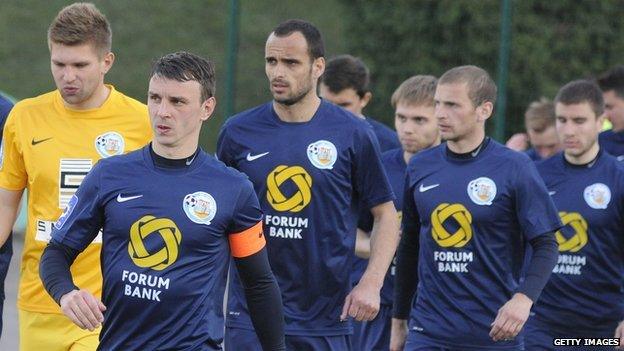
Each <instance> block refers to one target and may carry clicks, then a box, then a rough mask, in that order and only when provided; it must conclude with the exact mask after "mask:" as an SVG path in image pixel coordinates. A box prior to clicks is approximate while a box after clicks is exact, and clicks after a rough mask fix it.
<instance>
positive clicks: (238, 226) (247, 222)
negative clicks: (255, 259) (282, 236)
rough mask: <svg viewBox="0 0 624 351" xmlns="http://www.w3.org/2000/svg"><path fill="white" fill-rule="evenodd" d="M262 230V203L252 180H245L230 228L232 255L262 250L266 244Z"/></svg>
mask: <svg viewBox="0 0 624 351" xmlns="http://www.w3.org/2000/svg"><path fill="white" fill-rule="evenodd" d="M262 232H263V230H262V211H261V210H260V204H259V202H258V198H257V197H256V193H255V192H254V189H253V186H252V184H251V182H250V181H248V180H245V182H244V183H243V186H242V189H241V192H240V194H239V196H238V200H237V202H236V206H235V208H234V213H233V216H232V223H231V225H230V228H229V230H228V234H229V235H228V239H229V242H230V250H231V252H232V256H234V257H237V258H241V257H247V256H250V255H253V254H255V253H256V252H258V251H260V250H261V249H262V248H263V247H264V246H265V245H266V241H265V238H264V235H263V234H262Z"/></svg>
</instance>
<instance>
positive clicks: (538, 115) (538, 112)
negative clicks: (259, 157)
mask: <svg viewBox="0 0 624 351" xmlns="http://www.w3.org/2000/svg"><path fill="white" fill-rule="evenodd" d="M556 121H557V119H556V118H555V104H553V102H552V101H550V100H549V99H547V98H545V97H543V98H541V99H539V101H533V102H532V103H531V104H530V105H529V108H527V110H526V112H525V113H524V125H525V126H526V129H527V130H531V131H534V132H535V133H543V132H544V131H545V130H546V129H547V128H548V127H554V126H555V122H556Z"/></svg>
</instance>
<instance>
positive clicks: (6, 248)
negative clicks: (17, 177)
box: [0, 94, 13, 335]
mask: <svg viewBox="0 0 624 351" xmlns="http://www.w3.org/2000/svg"><path fill="white" fill-rule="evenodd" d="M12 108H13V103H12V102H11V101H9V99H7V98H5V97H4V96H2V94H0V167H2V156H1V155H2V134H3V133H2V131H3V129H4V122H6V119H7V116H8V115H9V112H10V111H11V109H12ZM11 256H13V238H12V236H10V237H9V238H8V239H7V241H6V242H5V243H4V245H2V247H0V335H1V334H2V309H3V306H4V279H5V278H6V275H7V272H8V271H9V263H10V262H11Z"/></svg>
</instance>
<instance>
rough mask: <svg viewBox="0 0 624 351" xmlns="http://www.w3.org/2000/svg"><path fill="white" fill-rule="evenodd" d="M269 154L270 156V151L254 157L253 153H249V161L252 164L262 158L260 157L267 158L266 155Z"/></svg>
mask: <svg viewBox="0 0 624 351" xmlns="http://www.w3.org/2000/svg"><path fill="white" fill-rule="evenodd" d="M268 154H269V152H268V151H267V152H263V153H261V154H257V155H253V156H252V155H251V153H247V161H249V162H251V161H253V160H257V159H259V158H260V157H262V156H266V155H268Z"/></svg>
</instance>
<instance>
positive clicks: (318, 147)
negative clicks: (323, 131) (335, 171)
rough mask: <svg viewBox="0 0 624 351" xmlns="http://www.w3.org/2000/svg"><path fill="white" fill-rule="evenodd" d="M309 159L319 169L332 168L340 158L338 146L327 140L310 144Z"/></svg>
mask: <svg viewBox="0 0 624 351" xmlns="http://www.w3.org/2000/svg"><path fill="white" fill-rule="evenodd" d="M307 153H308V159H309V160H310V162H312V165H313V166H314V167H316V168H319V169H332V168H334V163H336V160H337V158H338V151H337V150H336V146H335V145H334V144H332V143H331V142H329V141H327V140H319V141H317V142H314V143H312V144H310V145H308V150H307Z"/></svg>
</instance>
